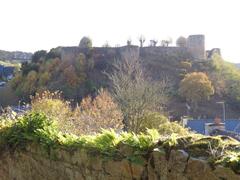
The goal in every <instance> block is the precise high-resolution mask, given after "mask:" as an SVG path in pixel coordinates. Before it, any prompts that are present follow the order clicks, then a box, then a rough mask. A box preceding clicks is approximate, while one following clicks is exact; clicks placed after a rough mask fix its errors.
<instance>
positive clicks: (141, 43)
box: [139, 35, 146, 47]
mask: <svg viewBox="0 0 240 180" xmlns="http://www.w3.org/2000/svg"><path fill="white" fill-rule="evenodd" d="M145 40H146V39H145V37H144V36H143V35H141V36H140V37H139V42H140V47H143V44H144V42H145Z"/></svg>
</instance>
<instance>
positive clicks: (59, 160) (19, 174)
mask: <svg viewBox="0 0 240 180" xmlns="http://www.w3.org/2000/svg"><path fill="white" fill-rule="evenodd" d="M139 158H140V159H138V163H137V162H135V163H131V162H130V161H129V160H127V158H115V159H114V158H109V157H108V158H107V157H103V156H100V155H99V154H98V153H96V152H90V151H89V152H88V153H87V152H86V151H85V150H83V149H79V150H74V151H66V150H63V149H58V150H52V151H50V152H48V153H46V151H45V150H43V149H41V148H40V147H39V146H33V145H31V146H29V147H28V148H27V149H26V150H24V151H23V150H22V151H14V152H8V151H5V152H1V157H0V179H1V180H48V179H49V180H68V179H69V180H75V179H77V180H82V179H83V180H85V179H86V180H116V179H124V180H125V179H130V180H133V179H134V180H137V179H149V180H151V179H153V180H155V179H156V180H157V179H161V180H218V179H219V180H239V179H240V176H239V175H236V174H235V173H234V172H233V171H232V170H230V169H228V168H224V167H220V166H219V167H215V168H214V169H213V168H211V167H210V165H209V164H208V163H207V161H205V160H200V159H195V158H192V157H190V156H189V155H188V154H187V153H186V152H184V151H182V150H172V151H171V152H170V153H168V154H166V153H165V151H163V150H161V149H154V151H153V152H150V153H148V154H146V155H142V156H139Z"/></svg>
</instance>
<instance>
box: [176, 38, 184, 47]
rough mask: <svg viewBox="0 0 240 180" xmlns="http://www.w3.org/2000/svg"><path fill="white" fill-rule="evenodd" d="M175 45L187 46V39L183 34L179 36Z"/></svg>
mask: <svg viewBox="0 0 240 180" xmlns="http://www.w3.org/2000/svg"><path fill="white" fill-rule="evenodd" d="M176 45H177V46H178V47H186V46H187V39H186V38H185V37H183V36H180V37H179V38H178V39H177V41H176Z"/></svg>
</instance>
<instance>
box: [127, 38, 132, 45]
mask: <svg viewBox="0 0 240 180" xmlns="http://www.w3.org/2000/svg"><path fill="white" fill-rule="evenodd" d="M127 45H128V46H131V45H132V40H131V38H129V39H128V40H127Z"/></svg>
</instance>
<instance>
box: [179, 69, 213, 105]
mask: <svg viewBox="0 0 240 180" xmlns="http://www.w3.org/2000/svg"><path fill="white" fill-rule="evenodd" d="M179 93H180V95H181V96H183V97H185V98H186V100H187V101H188V102H190V103H192V104H193V105H194V108H195V109H196V108H197V105H198V103H199V102H200V101H203V100H209V98H210V96H211V95H213V94H214V88H213V86H212V83H211V81H210V80H209V79H208V76H207V75H206V74H205V73H202V72H193V73H189V74H186V76H185V77H184V79H183V80H182V81H181V82H180V88H179Z"/></svg>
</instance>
